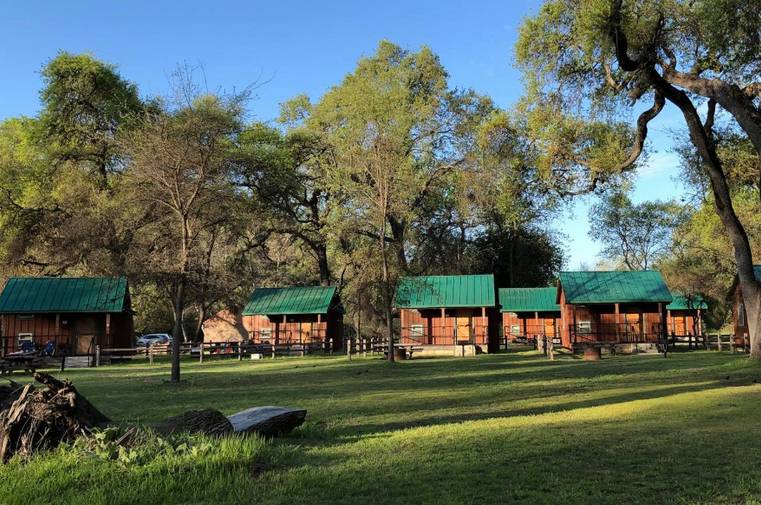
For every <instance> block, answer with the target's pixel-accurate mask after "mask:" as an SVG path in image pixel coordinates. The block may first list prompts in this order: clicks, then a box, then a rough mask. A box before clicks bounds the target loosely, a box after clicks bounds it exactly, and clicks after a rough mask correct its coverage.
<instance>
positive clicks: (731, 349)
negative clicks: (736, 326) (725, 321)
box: [729, 335, 735, 354]
mask: <svg viewBox="0 0 761 505" xmlns="http://www.w3.org/2000/svg"><path fill="white" fill-rule="evenodd" d="M729 352H731V353H733V354H734V352H735V336H734V335H729Z"/></svg>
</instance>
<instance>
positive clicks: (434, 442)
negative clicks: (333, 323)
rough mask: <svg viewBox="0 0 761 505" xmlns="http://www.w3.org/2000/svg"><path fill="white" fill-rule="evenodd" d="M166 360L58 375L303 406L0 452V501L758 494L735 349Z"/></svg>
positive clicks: (103, 404) (201, 399) (147, 410)
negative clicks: (236, 432) (190, 441)
mask: <svg viewBox="0 0 761 505" xmlns="http://www.w3.org/2000/svg"><path fill="white" fill-rule="evenodd" d="M183 371H184V381H183V383H182V384H180V385H171V384H169V383H167V382H165V379H166V378H167V376H168V366H167V365H165V364H160V365H159V364H157V365H153V366H149V365H143V364H133V365H126V366H111V367H102V368H99V369H87V370H71V371H67V372H65V373H64V374H63V376H65V377H68V378H70V379H72V380H73V381H74V382H75V385H76V386H77V387H78V388H79V389H80V390H81V391H82V392H83V393H84V394H86V395H87V396H88V398H89V399H90V400H92V401H93V403H95V404H96V405H97V406H98V407H100V408H101V410H103V411H104V412H105V413H106V414H107V415H109V416H110V417H111V418H112V419H115V420H121V419H124V420H126V421H129V422H136V421H137V422H142V421H152V420H157V419H161V418H164V417H167V416H170V415H173V414H176V413H179V412H182V411H184V410H188V409H193V408H201V407H206V406H208V407H214V408H217V409H219V410H221V411H223V412H224V413H233V412H235V411H237V410H241V409H244V408H247V407H250V406H255V405H284V406H298V407H304V408H306V409H308V415H307V422H306V423H305V425H304V426H302V427H301V428H299V429H297V430H296V431H294V432H293V433H292V434H291V435H289V436H287V437H284V438H281V439H277V440H275V441H272V442H264V441H262V440H260V439H258V438H255V437H248V438H247V439H238V438H232V439H229V440H226V441H225V442H224V443H222V444H221V445H220V446H217V445H216V443H214V445H213V446H212V447H211V448H209V446H208V445H206V446H205V447H206V448H205V449H203V447H202V449H201V450H199V452H198V453H195V452H192V451H190V452H187V453H183V454H181V455H179V456H177V457H162V458H158V459H156V460H153V461H143V462H139V463H132V464H130V463H128V464H125V463H123V462H119V461H109V460H104V459H99V458H96V457H86V456H82V455H81V454H77V453H75V452H72V451H71V450H69V449H67V450H58V451H54V452H52V453H49V454H46V455H43V456H38V457H36V458H35V459H33V460H32V461H30V462H26V463H24V462H20V461H13V462H11V463H10V464H9V465H6V466H5V467H0V503H2V504H9V505H12V504H17V503H19V504H21V503H56V504H63V503H82V504H85V503H87V504H108V505H116V504H138V503H146V504H157V503H164V504H170V503H209V504H212V503H213V504H226V503H230V504H234V503H256V504H274V503H282V504H302V503H304V504H332V505H336V504H356V503H366V504H371V503H372V504H374V503H383V504H402V503H410V504H413V503H414V504H417V503H433V504H436V505H444V504H450V503H451V504H454V503H458V504H460V503H461V504H471V503H484V504H488V503H525V504H545V503H546V504H554V503H557V504H563V505H570V504H575V503H595V504H622V503H641V504H659V503H663V504H687V503H690V504H697V503H701V504H717V503H727V504H730V503H731V504H739V503H754V504H759V503H761V365H757V364H753V363H749V362H748V361H747V359H746V358H745V357H744V356H742V355H734V356H733V355H730V354H726V353H721V354H720V353H716V352H702V351H701V352H692V353H683V354H672V355H670V356H669V358H667V359H664V358H662V357H660V356H643V355H640V356H628V357H624V356H621V357H615V358H610V359H605V360H603V361H601V362H596V363H595V362H584V361H580V360H576V359H572V358H569V357H566V358H562V359H559V360H557V361H555V362H549V361H547V360H545V359H544V358H542V357H540V356H538V355H536V354H535V353H533V352H531V351H526V352H514V353H509V354H499V355H488V356H487V355H484V356H478V357H476V358H464V359H463V358H461V359H435V360H422V359H421V360H413V361H408V362H399V363H396V364H393V365H390V364H388V363H385V362H383V361H381V360H379V359H377V358H375V359H369V358H368V359H355V360H353V361H351V362H348V361H347V360H346V358H345V357H333V358H327V357H325V358H284V359H277V360H264V361H258V362H237V361H213V362H206V363H203V364H197V363H190V362H188V363H185V364H184V369H183ZM756 381H758V382H759V384H757V383H756ZM199 443H200V442H199ZM202 445H203V444H202ZM254 468H258V469H259V471H254ZM262 468H263V469H264V471H262Z"/></svg>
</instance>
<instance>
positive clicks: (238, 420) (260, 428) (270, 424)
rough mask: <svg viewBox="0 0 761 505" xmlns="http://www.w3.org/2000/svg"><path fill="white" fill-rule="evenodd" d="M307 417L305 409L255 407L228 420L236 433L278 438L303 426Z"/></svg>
mask: <svg viewBox="0 0 761 505" xmlns="http://www.w3.org/2000/svg"><path fill="white" fill-rule="evenodd" d="M306 416H307V411H306V410H303V409H289V408H286V407H253V408H250V409H246V410H243V411H241V412H238V413H236V414H233V415H231V416H229V417H228V418H227V419H228V420H229V421H230V423H231V424H232V426H233V430H234V431H235V432H236V433H258V434H259V435H261V436H263V437H276V436H278V435H282V434H283V433H288V432H290V431H291V430H293V429H294V428H296V427H298V426H301V425H302V424H303V423H304V419H305V418H306Z"/></svg>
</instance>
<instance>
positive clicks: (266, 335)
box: [259, 328, 272, 340]
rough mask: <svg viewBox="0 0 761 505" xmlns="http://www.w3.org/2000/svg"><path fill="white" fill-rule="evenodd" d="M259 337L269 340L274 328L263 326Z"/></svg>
mask: <svg viewBox="0 0 761 505" xmlns="http://www.w3.org/2000/svg"><path fill="white" fill-rule="evenodd" d="M259 337H260V338H261V339H262V340H269V339H271V338H272V328H261V329H260V330H259Z"/></svg>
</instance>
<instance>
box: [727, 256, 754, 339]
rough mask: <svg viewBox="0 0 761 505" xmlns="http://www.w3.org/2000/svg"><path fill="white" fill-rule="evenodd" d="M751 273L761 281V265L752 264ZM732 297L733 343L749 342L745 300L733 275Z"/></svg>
mask: <svg viewBox="0 0 761 505" xmlns="http://www.w3.org/2000/svg"><path fill="white" fill-rule="evenodd" d="M753 274H754V275H755V276H756V280H757V281H759V282H761V265H753ZM731 293H732V295H731V296H732V297H733V298H734V301H733V303H732V323H733V324H732V326H733V327H734V336H735V345H743V346H744V345H745V343H746V342H749V341H750V340H749V330H748V317H747V314H746V312H745V302H744V301H743V294H742V290H741V289H740V284H739V283H738V281H737V276H735V280H734V283H733V284H732V290H731Z"/></svg>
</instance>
